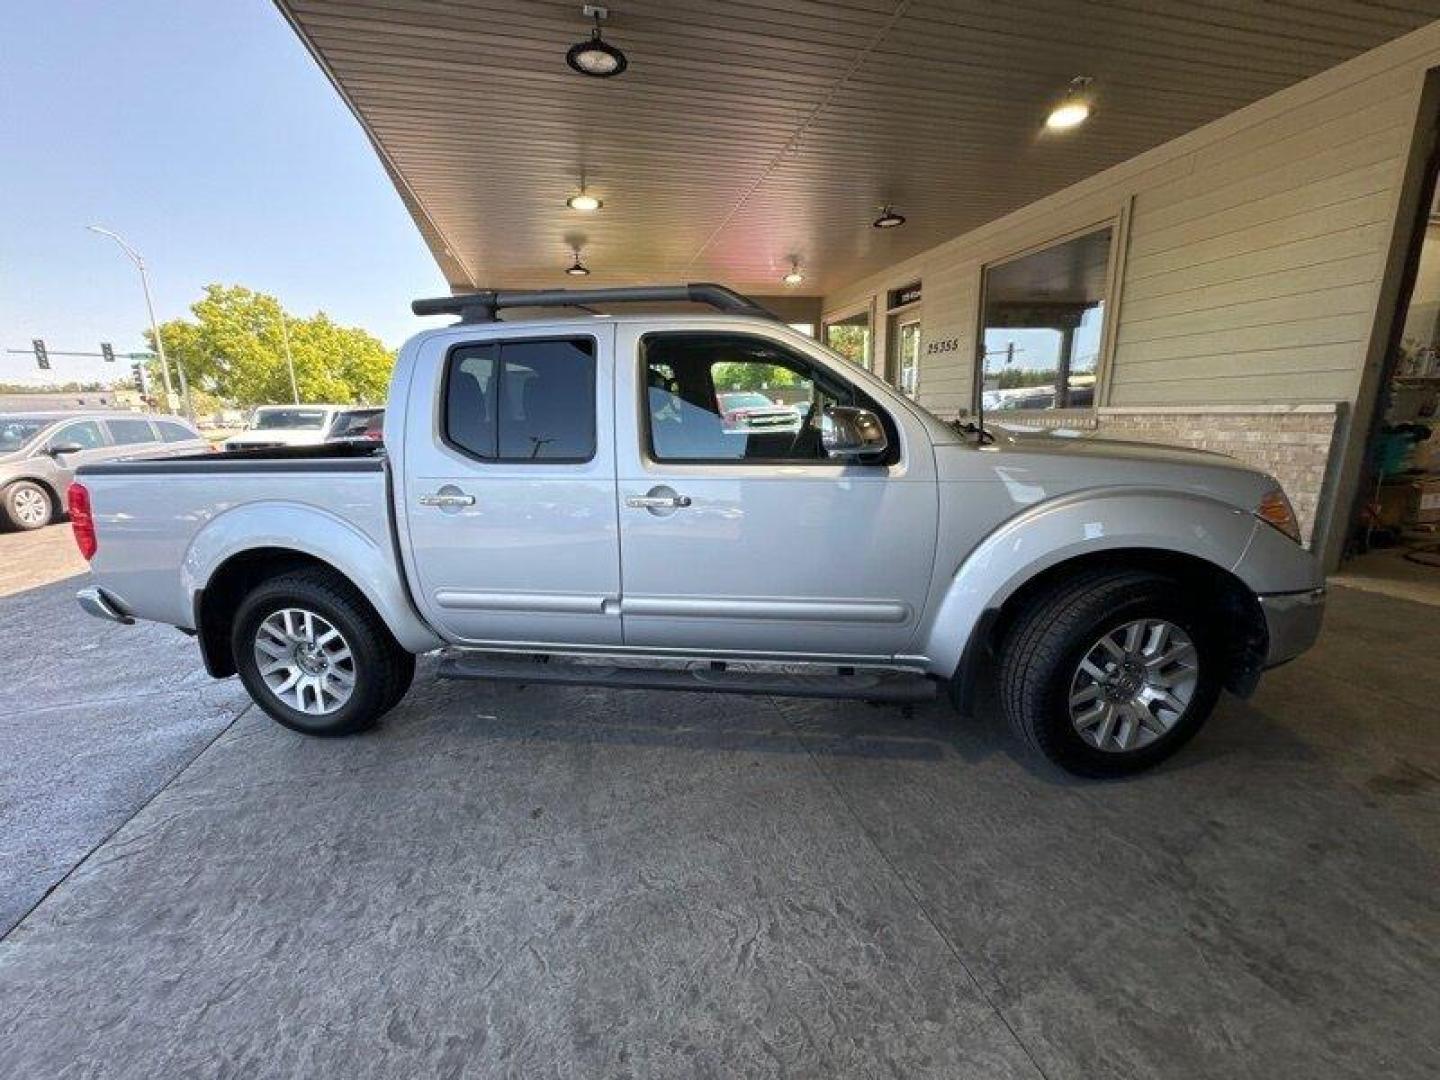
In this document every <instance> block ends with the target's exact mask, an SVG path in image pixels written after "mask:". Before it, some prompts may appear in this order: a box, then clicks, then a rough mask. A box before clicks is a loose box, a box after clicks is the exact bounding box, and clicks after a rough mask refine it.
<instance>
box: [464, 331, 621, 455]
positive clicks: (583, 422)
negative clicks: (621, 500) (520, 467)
mask: <svg viewBox="0 0 1440 1080" xmlns="http://www.w3.org/2000/svg"><path fill="white" fill-rule="evenodd" d="M445 438H446V440H447V441H448V442H449V443H450V444H451V445H452V446H454V447H455V448H456V449H458V450H460V451H462V452H463V453H466V454H468V455H470V456H471V457H476V458H480V459H482V460H489V461H510V462H523V461H535V462H540V461H550V462H584V461H589V460H590V459H591V458H593V457H594V456H595V342H594V339H593V338H555V339H546V340H541V341H507V342H503V343H490V344H484V345H467V346H463V347H461V348H459V349H456V350H455V351H454V352H452V353H451V355H450V363H449V369H448V371H447V373H446V380H445Z"/></svg>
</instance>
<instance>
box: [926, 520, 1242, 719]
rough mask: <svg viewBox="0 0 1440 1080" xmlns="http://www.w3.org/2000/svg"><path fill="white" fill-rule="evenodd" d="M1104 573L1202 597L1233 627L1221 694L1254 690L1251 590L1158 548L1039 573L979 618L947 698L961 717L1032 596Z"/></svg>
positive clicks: (1194, 559) (1212, 567) (1096, 556)
mask: <svg viewBox="0 0 1440 1080" xmlns="http://www.w3.org/2000/svg"><path fill="white" fill-rule="evenodd" d="M1106 569H1113V570H1115V571H1116V572H1120V571H1127V572H1134V571H1148V572H1151V573H1154V574H1156V575H1158V576H1161V577H1167V578H1171V579H1174V580H1175V581H1177V582H1179V583H1180V585H1181V586H1182V587H1183V588H1184V589H1185V590H1186V591H1187V592H1188V593H1189V594H1190V595H1192V596H1194V597H1196V598H1198V599H1200V601H1201V602H1202V603H1203V604H1204V605H1205V606H1206V608H1207V610H1208V612H1209V614H1210V616H1211V617H1212V618H1215V619H1217V620H1224V621H1225V625H1228V626H1231V627H1233V628H1234V629H1233V630H1232V631H1231V632H1230V633H1229V634H1227V635H1226V641H1227V645H1228V649H1229V655H1228V656H1227V658H1226V673H1225V686H1226V688H1227V689H1229V690H1230V691H1232V692H1233V693H1236V694H1238V695H1240V696H1242V697H1244V696H1248V695H1249V694H1250V693H1251V692H1252V691H1253V690H1254V688H1255V683H1256V681H1257V680H1258V678H1259V675H1260V672H1261V671H1262V670H1263V668H1264V663H1265V655H1266V651H1267V648H1268V644H1269V641H1268V631H1267V628H1266V623H1265V615H1264V612H1263V611H1262V610H1261V607H1260V603H1259V601H1258V600H1257V598H1256V596H1255V593H1254V592H1253V591H1252V590H1251V589H1250V587H1249V586H1248V585H1246V584H1245V582H1244V581H1242V580H1241V579H1240V578H1239V577H1237V576H1236V575H1235V574H1234V573H1232V572H1231V571H1229V570H1227V569H1226V568H1225V567H1223V566H1220V565H1218V564H1217V563H1215V562H1212V561H1210V560H1208V559H1205V558H1203V557H1201V556H1198V555H1193V554H1190V553H1188V552H1183V551H1172V550H1166V549H1163V548H1152V547H1135V548H1125V547H1120V548H1109V549H1106V550H1103V551H1096V552H1090V553H1086V554H1080V555H1075V556H1072V557H1070V558H1067V559H1064V560H1062V561H1060V562H1058V563H1054V564H1052V565H1049V566H1046V567H1044V568H1042V569H1038V570H1036V571H1035V572H1034V573H1033V574H1032V575H1031V576H1029V577H1027V578H1026V579H1025V580H1023V581H1022V582H1021V583H1020V584H1019V585H1018V587H1016V588H1014V589H1013V590H1011V591H1010V592H1008V593H1007V594H1006V595H1004V596H1003V598H997V600H996V602H995V603H994V604H992V605H991V606H989V607H987V608H986V609H985V610H984V611H983V612H982V613H981V615H980V617H979V618H978V619H977V620H976V623H975V627H974V629H973V630H972V631H971V633H970V635H969V637H968V639H967V641H966V643H965V647H964V649H963V651H962V653H961V656H960V658H959V661H958V662H957V664H956V667H955V672H954V675H953V676H952V697H953V698H954V700H955V703H956V704H957V706H959V707H960V709H961V711H962V712H965V713H969V712H971V711H972V710H973V705H974V698H975V694H976V692H977V689H978V686H979V684H980V679H981V676H982V675H983V673H984V672H985V670H987V668H988V667H989V665H990V664H991V662H992V661H993V660H994V659H995V658H996V657H997V656H998V655H999V651H1000V648H1001V646H1002V645H1003V644H1004V642H1005V639H1006V637H1007V635H1008V634H1009V633H1010V630H1011V628H1012V627H1013V625H1014V623H1015V619H1016V618H1017V617H1018V615H1019V614H1020V613H1021V612H1022V611H1024V610H1025V608H1026V607H1027V606H1028V605H1029V603H1030V602H1031V601H1032V600H1033V599H1034V598H1035V597H1036V596H1038V595H1041V594H1043V593H1045V592H1047V591H1049V590H1051V589H1054V588H1055V587H1057V586H1058V585H1059V584H1060V583H1062V582H1064V581H1065V580H1066V579H1068V578H1073V577H1074V576H1075V575H1076V574H1078V573H1082V572H1092V571H1097V570H1102V571H1103V570H1106Z"/></svg>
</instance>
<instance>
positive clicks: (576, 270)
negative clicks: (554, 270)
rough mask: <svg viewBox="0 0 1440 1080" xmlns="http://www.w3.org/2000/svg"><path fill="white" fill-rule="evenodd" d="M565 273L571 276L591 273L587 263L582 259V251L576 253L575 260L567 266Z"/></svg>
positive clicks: (582, 275)
mask: <svg viewBox="0 0 1440 1080" xmlns="http://www.w3.org/2000/svg"><path fill="white" fill-rule="evenodd" d="M565 273H567V274H569V275H570V276H571V277H584V276H585V275H586V274H588V273H590V271H589V269H587V268H586V266H585V264H584V263H582V262H581V261H580V253H579V252H578V251H577V252H576V253H575V261H574V262H573V263H571V264H570V265H569V266H567V267H566V268H565Z"/></svg>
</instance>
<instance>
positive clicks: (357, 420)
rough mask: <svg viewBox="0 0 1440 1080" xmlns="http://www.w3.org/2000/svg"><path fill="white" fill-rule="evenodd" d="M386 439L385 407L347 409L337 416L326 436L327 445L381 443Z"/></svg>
mask: <svg viewBox="0 0 1440 1080" xmlns="http://www.w3.org/2000/svg"><path fill="white" fill-rule="evenodd" d="M384 438H385V407H384V406H383V405H380V406H376V407H375V408H373V409H346V410H345V411H344V412H342V413H339V414H338V415H336V417H335V419H334V420H333V421H332V422H331V424H330V431H329V433H328V434H326V436H325V441H326V442H327V443H347V442H353V441H356V440H359V441H361V442H380V441H382V440H383V439H384Z"/></svg>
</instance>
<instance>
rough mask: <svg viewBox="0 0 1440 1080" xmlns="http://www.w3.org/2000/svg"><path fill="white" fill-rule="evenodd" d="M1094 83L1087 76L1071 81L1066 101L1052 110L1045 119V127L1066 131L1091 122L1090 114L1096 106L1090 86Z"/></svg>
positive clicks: (1066, 93)
mask: <svg viewBox="0 0 1440 1080" xmlns="http://www.w3.org/2000/svg"><path fill="white" fill-rule="evenodd" d="M1094 81H1095V80H1093V79H1091V78H1090V77H1089V76H1087V75H1079V76H1076V77H1075V78H1073V79H1071V80H1070V88H1069V89H1068V90H1066V92H1065V100H1063V101H1061V102H1060V103H1059V104H1058V105H1056V106H1055V107H1054V108H1053V109H1051V110H1050V115H1049V116H1047V117H1046V118H1045V126H1046V127H1047V128H1049V129H1050V130H1051V131H1065V130H1067V129H1069V128H1073V127H1079V126H1080V125H1081V124H1083V123H1084V122H1085V121H1086V120H1089V119H1090V113H1091V112H1093V111H1094V104H1093V103H1092V102H1091V100H1090V84H1091V83H1092V82H1094Z"/></svg>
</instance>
